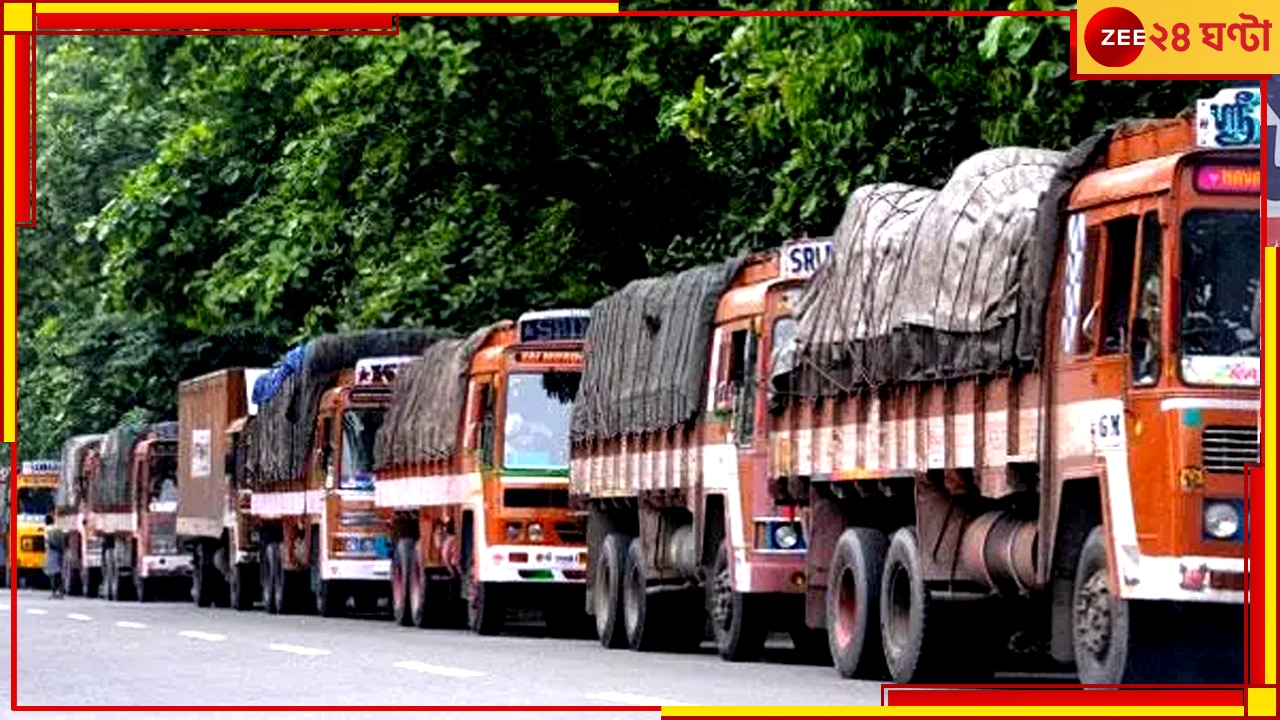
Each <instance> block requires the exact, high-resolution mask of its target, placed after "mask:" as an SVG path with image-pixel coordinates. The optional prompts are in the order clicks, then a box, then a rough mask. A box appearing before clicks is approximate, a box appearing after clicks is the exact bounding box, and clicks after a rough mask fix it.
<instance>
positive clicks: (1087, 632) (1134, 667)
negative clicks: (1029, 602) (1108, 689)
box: [1071, 526, 1176, 684]
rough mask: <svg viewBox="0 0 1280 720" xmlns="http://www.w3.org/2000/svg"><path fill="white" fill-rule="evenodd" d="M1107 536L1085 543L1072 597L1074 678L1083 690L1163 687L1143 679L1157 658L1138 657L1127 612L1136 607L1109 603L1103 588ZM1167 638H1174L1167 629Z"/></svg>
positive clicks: (1099, 533) (1092, 535)
mask: <svg viewBox="0 0 1280 720" xmlns="http://www.w3.org/2000/svg"><path fill="white" fill-rule="evenodd" d="M1108 570H1109V569H1108V566H1107V546H1106V535H1105V533H1104V532H1103V529H1102V527H1101V526H1099V527H1095V528H1094V529H1093V530H1092V531H1090V532H1089V535H1088V537H1086V538H1085V541H1084V547H1083V548H1082V549H1081V551H1080V562H1079V564H1078V565H1077V566H1076V581H1075V588H1074V589H1073V591H1072V605H1071V607H1072V614H1071V637H1072V646H1073V648H1074V650H1075V656H1076V672H1077V673H1078V674H1079V676H1080V682H1081V683H1085V684H1091V683H1102V684H1112V683H1115V684H1119V683H1134V682H1151V683H1154V682H1168V680H1167V679H1166V678H1161V677H1148V676H1147V675H1148V672H1144V671H1149V670H1155V671H1156V672H1155V673H1154V674H1156V675H1158V674H1159V671H1158V668H1159V666H1160V665H1161V663H1160V658H1158V657H1149V656H1144V655H1149V653H1148V654H1144V653H1143V652H1142V650H1143V647H1142V645H1143V644H1142V643H1141V642H1140V641H1139V638H1138V637H1137V636H1138V633H1137V632H1135V630H1136V629H1137V628H1135V627H1134V624H1135V623H1133V620H1135V618H1133V617H1132V616H1131V610H1132V609H1133V608H1134V606H1135V604H1134V603H1130V602H1129V601H1127V600H1121V599H1120V598H1116V597H1113V596H1112V595H1111V590H1110V585H1109V583H1108V574H1109V572H1108ZM1166 632H1176V630H1173V629H1166Z"/></svg>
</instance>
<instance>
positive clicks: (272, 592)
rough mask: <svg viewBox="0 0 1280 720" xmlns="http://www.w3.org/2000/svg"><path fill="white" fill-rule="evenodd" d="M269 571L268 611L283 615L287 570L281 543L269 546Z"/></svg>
mask: <svg viewBox="0 0 1280 720" xmlns="http://www.w3.org/2000/svg"><path fill="white" fill-rule="evenodd" d="M267 572H268V577H269V578H270V581H269V583H268V584H267V588H268V593H269V598H268V600H267V612H269V613H271V614H272V615H283V614H284V612H285V609H286V608H285V605H284V601H285V592H284V591H285V587H284V579H285V571H284V562H283V558H281V557H280V543H271V544H270V545H268V546H267Z"/></svg>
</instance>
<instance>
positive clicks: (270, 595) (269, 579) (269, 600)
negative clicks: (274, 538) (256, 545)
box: [258, 543, 276, 615]
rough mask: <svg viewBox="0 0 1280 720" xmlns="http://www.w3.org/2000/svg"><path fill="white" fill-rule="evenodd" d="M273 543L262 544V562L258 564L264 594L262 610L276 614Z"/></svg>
mask: <svg viewBox="0 0 1280 720" xmlns="http://www.w3.org/2000/svg"><path fill="white" fill-rule="evenodd" d="M271 552H272V551H271V543H267V544H265V545H263V546H262V557H261V562H260V563H259V564H258V589H259V590H260V591H261V594H262V611H263V612H265V613H268V614H270V615H275V614H276V608H275V603H276V591H275V589H274V588H273V587H271V586H272V584H274V582H275V571H274V570H273V569H272V565H271Z"/></svg>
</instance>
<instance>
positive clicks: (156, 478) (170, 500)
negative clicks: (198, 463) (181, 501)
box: [147, 454, 178, 512]
mask: <svg viewBox="0 0 1280 720" xmlns="http://www.w3.org/2000/svg"><path fill="white" fill-rule="evenodd" d="M147 500H148V503H149V505H148V507H149V509H150V510H152V511H154V512H175V511H176V510H177V509H178V459H177V458H176V457H175V456H173V455H170V454H164V455H158V456H156V457H155V458H154V459H152V461H151V488H150V489H149V491H148V493H147Z"/></svg>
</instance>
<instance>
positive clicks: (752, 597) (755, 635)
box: [707, 541, 769, 662]
mask: <svg viewBox="0 0 1280 720" xmlns="http://www.w3.org/2000/svg"><path fill="white" fill-rule="evenodd" d="M732 553H733V551H732V550H731V549H730V547H729V543H728V542H727V541H726V542H724V543H721V545H720V549H719V550H718V551H717V552H716V559H715V564H714V565H712V568H711V578H710V582H709V583H708V587H707V589H708V591H709V597H708V606H709V607H708V610H709V611H710V613H711V626H712V629H713V630H714V631H715V639H716V649H717V650H718V651H719V653H720V657H721V658H722V659H724V660H728V661H729V662H748V661H752V660H758V659H760V655H761V654H762V653H763V652H764V642H765V640H766V639H767V638H768V636H769V624H768V620H767V618H768V612H769V607H768V598H767V597H765V596H762V595H757V594H753V593H740V592H736V591H734V589H733V565H732V563H731V562H730V560H729V559H730V557H731V556H732Z"/></svg>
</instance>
